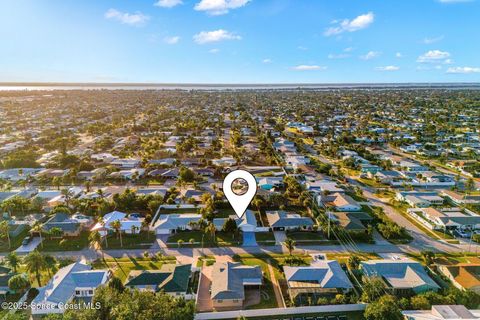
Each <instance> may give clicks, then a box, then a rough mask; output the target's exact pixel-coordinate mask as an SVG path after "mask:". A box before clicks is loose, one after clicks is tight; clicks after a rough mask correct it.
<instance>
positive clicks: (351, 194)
mask: <svg viewBox="0 0 480 320" xmlns="http://www.w3.org/2000/svg"><path fill="white" fill-rule="evenodd" d="M347 195H349V196H350V197H352V199H353V200H355V201H358V202H366V201H368V200H367V199H366V198H364V197H363V196H360V195H358V194H356V193H353V192H347Z"/></svg>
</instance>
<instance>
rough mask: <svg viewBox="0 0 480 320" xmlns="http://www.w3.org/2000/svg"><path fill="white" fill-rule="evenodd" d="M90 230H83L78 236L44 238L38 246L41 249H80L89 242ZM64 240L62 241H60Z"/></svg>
mask: <svg viewBox="0 0 480 320" xmlns="http://www.w3.org/2000/svg"><path fill="white" fill-rule="evenodd" d="M88 235H89V232H88V231H82V232H81V233H80V235H79V236H78V237H68V238H64V239H65V240H64V241H63V239H49V238H48V237H44V238H43V242H42V243H41V244H40V245H39V246H38V250H39V251H46V252H52V251H79V250H82V249H84V248H86V247H87V246H88V244H89V241H88ZM60 242H62V243H60Z"/></svg>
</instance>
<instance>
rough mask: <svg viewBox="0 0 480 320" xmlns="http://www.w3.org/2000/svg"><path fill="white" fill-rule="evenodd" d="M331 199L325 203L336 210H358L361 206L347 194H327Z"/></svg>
mask: <svg viewBox="0 0 480 320" xmlns="http://www.w3.org/2000/svg"><path fill="white" fill-rule="evenodd" d="M329 198H331V199H332V200H331V201H329V202H328V203H327V205H328V206H330V207H333V208H334V209H335V210H336V211H360V210H362V206H361V205H360V204H359V203H358V202H357V201H355V200H353V198H352V197H350V196H349V195H347V194H343V193H340V192H336V193H334V194H332V195H331V196H329Z"/></svg>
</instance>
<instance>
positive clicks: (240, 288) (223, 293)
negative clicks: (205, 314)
mask: <svg viewBox="0 0 480 320" xmlns="http://www.w3.org/2000/svg"><path fill="white" fill-rule="evenodd" d="M262 283H263V275H262V269H261V268H260V266H245V265H242V264H240V263H238V262H236V263H235V262H216V263H215V264H214V265H213V266H212V285H211V296H210V297H211V300H212V305H213V308H214V309H216V310H228V309H242V308H243V306H244V303H245V300H246V299H247V295H248V294H249V291H250V290H255V291H258V290H260V287H261V286H262Z"/></svg>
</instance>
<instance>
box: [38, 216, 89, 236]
mask: <svg viewBox="0 0 480 320" xmlns="http://www.w3.org/2000/svg"><path fill="white" fill-rule="evenodd" d="M92 224H93V219H92V218H90V217H88V216H85V215H82V214H74V215H72V216H70V215H69V214H66V213H61V212H59V213H56V214H54V215H53V216H52V217H51V218H50V219H48V220H47V222H45V223H44V224H43V226H42V230H44V231H46V232H49V231H51V230H52V229H53V228H56V229H60V230H62V234H61V235H59V236H68V237H76V236H79V235H80V232H81V231H82V230H88V229H89V228H90V227H91V226H92Z"/></svg>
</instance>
